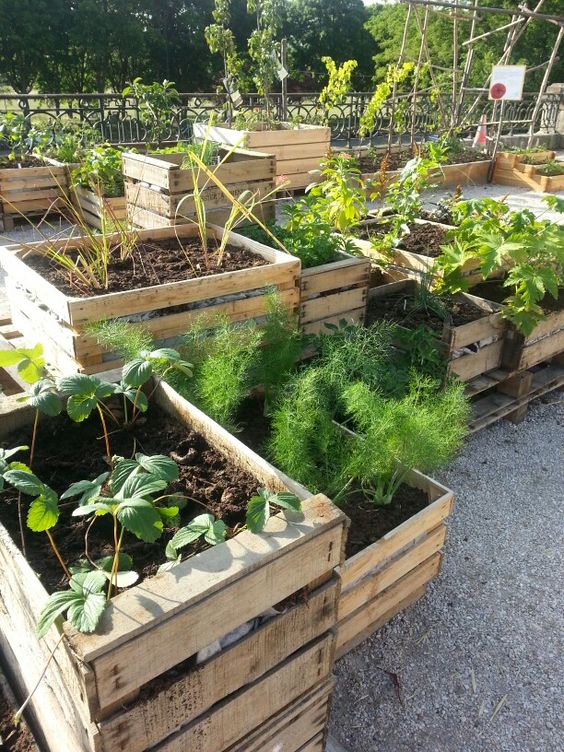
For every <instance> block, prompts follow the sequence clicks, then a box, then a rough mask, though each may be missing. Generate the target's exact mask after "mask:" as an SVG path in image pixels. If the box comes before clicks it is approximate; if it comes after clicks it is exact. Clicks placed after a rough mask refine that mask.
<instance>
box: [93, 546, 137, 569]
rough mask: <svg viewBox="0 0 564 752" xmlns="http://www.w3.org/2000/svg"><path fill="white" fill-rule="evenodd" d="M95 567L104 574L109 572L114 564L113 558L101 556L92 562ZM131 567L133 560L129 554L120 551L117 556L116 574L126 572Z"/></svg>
mask: <svg viewBox="0 0 564 752" xmlns="http://www.w3.org/2000/svg"><path fill="white" fill-rule="evenodd" d="M94 563H95V564H96V566H97V567H100V569H102V570H103V571H104V572H111V571H112V566H113V563H114V557H113V556H102V558H101V559H96V561H95V562H94ZM132 567H133V559H132V558H131V556H130V555H129V554H126V553H124V552H123V551H120V553H119V556H118V572H127V571H129V570H131V568H132Z"/></svg>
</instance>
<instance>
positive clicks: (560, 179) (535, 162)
mask: <svg viewBox="0 0 564 752" xmlns="http://www.w3.org/2000/svg"><path fill="white" fill-rule="evenodd" d="M555 156H556V153H555V152H553V151H547V152H538V153H535V154H531V155H526V156H525V155H522V154H514V153H512V152H501V153H500V154H498V155H497V156H496V160H495V170H494V174H493V182H494V183H498V184H500V185H517V186H523V187H526V188H528V189H529V190H533V191H539V192H542V193H557V192H558V191H562V190H564V175H543V174H542V162H544V161H550V160H554V158H555Z"/></svg>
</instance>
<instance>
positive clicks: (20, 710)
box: [14, 632, 65, 726]
mask: <svg viewBox="0 0 564 752" xmlns="http://www.w3.org/2000/svg"><path fill="white" fill-rule="evenodd" d="M64 636H65V633H64V632H61V636H60V637H59V639H58V640H57V642H56V643H55V645H54V646H53V650H51V652H50V653H49V657H48V658H47V661H46V663H45V666H43V671H42V672H41V673H40V674H39V679H38V680H37V681H36V682H35V685H34V687H33V689H32V690H31V692H30V693H29V694H28V696H27V697H26V698H25V700H24V701H23V704H22V705H20V707H19V708H18V710H17V711H16V712H15V713H14V726H17V725H18V724H19V722H20V721H21V719H22V715H23V713H24V710H25V709H26V707H27V706H28V704H29V702H30V700H31V698H32V697H33V695H34V694H35V693H36V691H37V688H38V687H39V685H40V684H41V682H42V680H43V677H44V676H45V673H46V671H47V669H48V668H49V664H50V663H51V661H52V659H53V656H54V655H55V651H56V650H57V648H58V647H59V645H60V644H61V642H62V641H63V637H64Z"/></svg>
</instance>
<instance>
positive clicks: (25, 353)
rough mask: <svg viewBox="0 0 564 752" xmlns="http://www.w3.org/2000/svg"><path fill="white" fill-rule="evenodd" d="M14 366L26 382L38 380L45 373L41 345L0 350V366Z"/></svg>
mask: <svg viewBox="0 0 564 752" xmlns="http://www.w3.org/2000/svg"><path fill="white" fill-rule="evenodd" d="M6 366H16V367H17V371H18V373H19V375H20V376H21V377H22V379H23V380H24V381H26V382H27V383H28V384H33V383H34V382H36V381H38V379H40V378H41V377H42V376H43V374H44V373H45V358H44V357H43V345H41V344H37V345H35V347H32V348H26V347H14V348H13V349H10V350H0V368H5V367H6Z"/></svg>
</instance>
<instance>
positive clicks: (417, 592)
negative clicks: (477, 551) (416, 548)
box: [337, 553, 442, 658]
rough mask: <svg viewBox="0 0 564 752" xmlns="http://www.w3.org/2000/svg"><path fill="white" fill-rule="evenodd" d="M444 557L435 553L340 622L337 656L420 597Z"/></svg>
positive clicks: (437, 571)
mask: <svg viewBox="0 0 564 752" xmlns="http://www.w3.org/2000/svg"><path fill="white" fill-rule="evenodd" d="M441 558H442V557H441V554H440V553H436V554H434V555H433V556H431V557H430V558H429V559H427V560H426V561H424V562H423V563H422V564H420V565H419V566H418V567H416V568H415V569H413V570H412V571H411V572H409V573H408V574H406V575H404V577H402V578H401V579H400V580H398V581H397V582H395V583H394V584H393V585H392V586H391V587H389V588H388V589H387V590H384V591H383V592H382V593H379V594H378V595H377V596H376V597H375V598H374V599H373V600H372V601H370V602H369V603H366V604H364V606H363V607H362V608H360V609H358V611H356V612H355V613H353V614H352V615H351V616H349V617H348V618H347V619H345V620H344V621H343V622H340V623H339V627H338V632H337V657H338V658H340V657H341V656H342V655H344V654H345V653H346V652H347V651H348V650H350V649H351V648H352V647H353V646H354V645H356V644H358V641H361V640H362V639H366V637H368V636H369V635H370V634H371V633H372V632H374V631H375V630H376V629H378V628H379V627H380V626H381V625H382V624H385V623H386V622H387V621H388V620H389V618H391V616H392V615H393V614H394V613H398V612H399V611H400V610H401V609H402V608H404V607H405V606H406V605H407V604H409V603H411V602H414V601H415V600H417V599H418V598H420V597H421V595H422V594H423V592H424V588H425V586H426V585H427V583H429V582H430V581H431V580H433V579H434V578H435V577H436V576H437V575H438V574H439V572H440V568H441Z"/></svg>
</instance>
